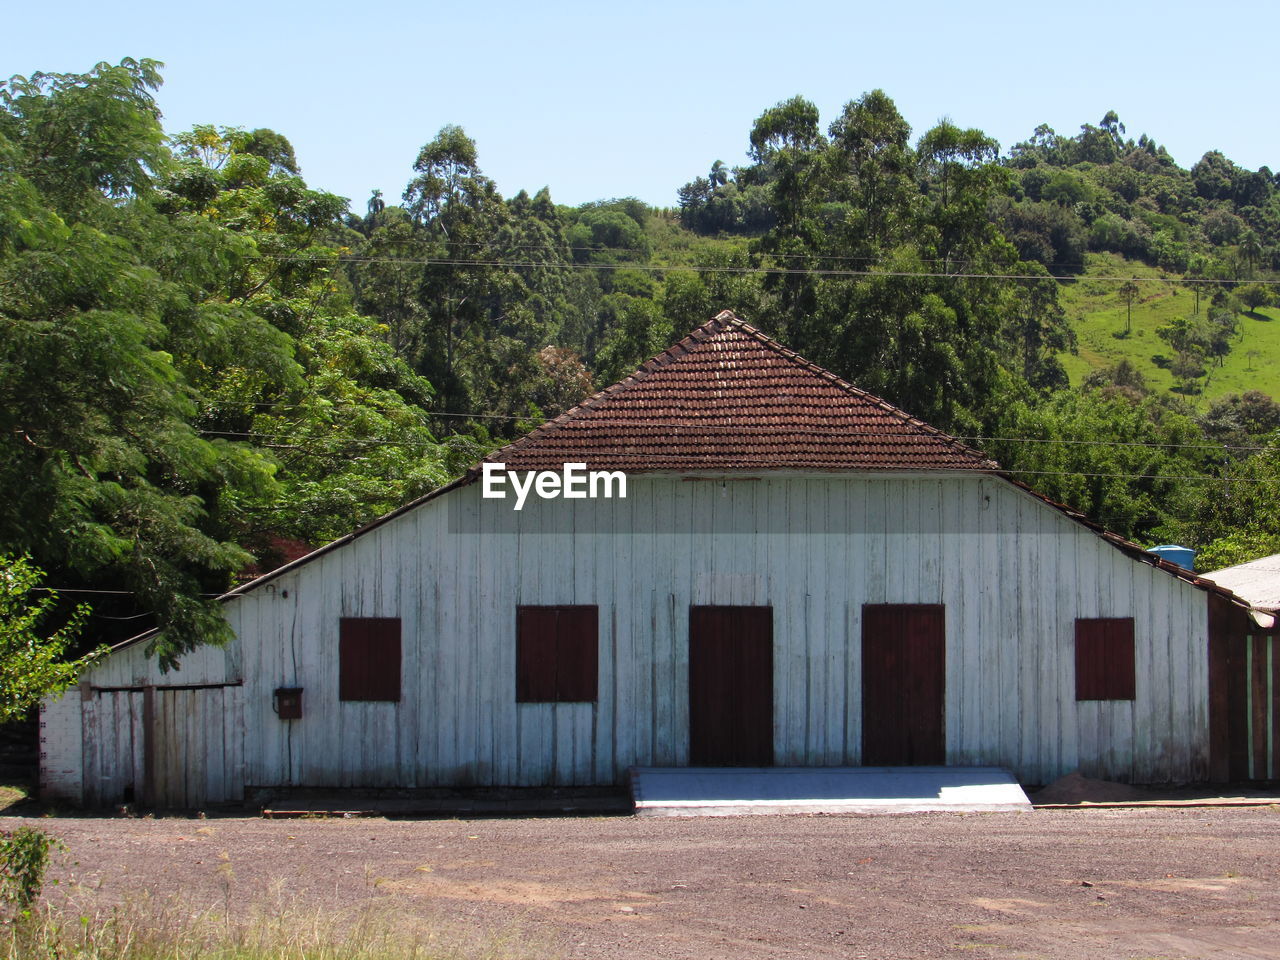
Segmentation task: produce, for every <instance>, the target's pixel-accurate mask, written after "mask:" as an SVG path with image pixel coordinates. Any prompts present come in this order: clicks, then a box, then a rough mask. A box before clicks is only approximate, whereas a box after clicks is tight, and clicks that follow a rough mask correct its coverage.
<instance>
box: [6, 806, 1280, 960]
mask: <svg viewBox="0 0 1280 960" xmlns="http://www.w3.org/2000/svg"><path fill="white" fill-rule="evenodd" d="M20 822H22V821H19V820H16V819H8V818H6V819H5V820H3V821H0V824H2V825H3V826H4V827H6V828H10V829H11V828H12V827H14V826H16V825H18V823H20ZM26 822H33V823H38V825H39V826H41V827H43V828H44V829H46V830H47V831H49V832H51V833H53V834H55V835H57V836H58V837H60V838H62V840H64V841H65V843H66V845H67V848H68V852H67V853H66V854H64V855H62V856H61V857H60V858H59V860H58V862H57V864H56V866H55V867H54V869H53V874H52V875H53V876H56V877H57V878H58V879H59V880H60V881H61V883H60V884H59V885H58V886H57V887H55V888H53V891H52V893H51V896H52V897H54V898H55V899H56V898H59V897H65V896H71V897H72V898H73V899H75V900H76V901H77V902H78V903H79V904H80V905H81V907H82V906H83V904H84V901H85V898H96V899H97V900H98V901H100V902H103V903H109V902H111V901H112V899H113V898H119V897H124V896H138V895H141V894H143V893H145V892H148V891H150V892H153V893H155V894H156V895H159V896H167V895H170V894H175V895H177V897H178V898H180V900H181V902H182V903H183V904H184V905H185V906H187V907H189V908H190V909H192V910H196V909H202V908H208V909H216V908H217V907H218V905H219V904H222V903H224V902H226V903H227V904H228V905H229V906H230V907H231V908H232V911H233V915H238V914H235V911H244V912H245V913H248V912H251V911H252V910H253V909H254V908H255V905H257V907H258V908H261V907H262V905H263V904H266V903H269V902H272V899H273V898H274V899H275V901H277V902H278V901H279V900H280V898H281V897H285V898H287V899H288V900H289V902H290V903H291V904H293V905H294V907H295V908H296V907H297V906H298V905H303V906H307V907H309V908H313V909H316V910H340V909H349V908H352V907H359V906H361V905H364V904H372V905H374V906H380V907H382V908H385V909H387V910H389V911H390V912H391V913H392V914H394V915H396V916H399V917H416V916H421V917H424V918H427V919H430V920H433V921H437V920H439V921H443V922H448V923H453V924H455V925H462V926H464V927H466V928H468V929H472V930H475V931H477V935H479V934H480V933H481V932H482V933H484V934H485V935H486V936H487V935H490V934H493V935H495V936H498V937H500V938H503V939H505V941H506V942H507V943H520V944H523V945H524V946H525V947H526V948H529V947H530V945H532V953H533V955H537V956H549V957H559V958H566V960H570V958H582V960H608V958H637V960H639V958H646V960H647V958H698V960H718V958H735V960H737V958H771V960H772V958H792V957H794V958H806V960H815V958H827V957H831V958H835V957H839V958H863V957H865V958H876V960H886V958H913V960H914V958H930V957H951V956H954V957H972V958H985V957H1052V958H1081V960H1084V958H1088V960H1094V958H1100V957H1108V958H1109V957H1116V958H1189V957H1197V958H1200V957H1203V958H1219V957H1268V958H1278V957H1280V807H1278V806H1272V807H1250V808H1189V809H1168V808H1166V809H1138V810H1135V809H1124V810H1107V809H1093V810H1040V811H1036V812H1035V813H1022V814H968V815H965V814H928V815H913V816H870V817H868V816H811V817H734V818H704V819H634V818H630V817H582V818H541V819H538V818H529V819H493V820H383V819H348V820H339V819H330V820H316V819H308V820H274V821H267V820H261V819H210V820H188V819H155V820H150V819H89V818H85V819H79V818H70V817H58V818H52V819H49V818H46V819H42V820H40V821H26Z"/></svg>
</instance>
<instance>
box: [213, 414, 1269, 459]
mask: <svg viewBox="0 0 1280 960" xmlns="http://www.w3.org/2000/svg"><path fill="white" fill-rule="evenodd" d="M428 414H429V415H430V416H436V414H430V413H429V412H428ZM440 416H452V417H469V418H471V417H474V418H476V419H481V418H491V419H502V420H528V419H530V418H529V417H519V416H511V415H509V414H497V413H494V414H486V413H474V414H473V413H450V414H440ZM548 423H551V420H547V421H545V422H544V423H543V424H542V425H543V426H545V425H546V424H548ZM590 423H591V424H592V425H593V426H611V427H613V426H616V427H626V426H635V425H636V421H633V420H607V419H603V418H600V419H594V418H593V419H591V420H590ZM643 426H646V427H668V428H671V429H678V430H679V429H689V428H697V427H703V426H711V427H718V428H733V427H734V426H735V424H697V423H677V422H674V421H670V422H669V421H660V420H645V421H643ZM197 432H198V433H200V434H201V435H202V436H207V437H244V438H249V439H253V438H259V439H263V440H322V439H323V437H316V436H302V437H299V436H297V435H295V434H283V433H281V434H277V433H257V432H255V431H244V430H200V431H197ZM919 437H920V434H919V433H876V434H875V439H892V440H904V439H905V440H909V439H918V438H919ZM945 439H950V440H959V441H962V442H964V443H974V444H984V443H1053V444H1064V445H1069V446H1085V447H1139V448H1149V449H1167V450H1212V451H1214V452H1218V453H1220V452H1222V451H1224V450H1243V451H1251V452H1258V451H1265V450H1275V449H1277V448H1276V447H1270V446H1249V445H1242V444H1219V443H1158V442H1154V441H1147V440H1069V439H1063V438H1057V437H966V436H956V435H952V434H946V435H945ZM339 442H341V443H367V444H387V445H389V446H436V445H438V444H439V443H441V441H430V440H391V439H387V438H385V437H346V438H343V439H341V440H340V441H339Z"/></svg>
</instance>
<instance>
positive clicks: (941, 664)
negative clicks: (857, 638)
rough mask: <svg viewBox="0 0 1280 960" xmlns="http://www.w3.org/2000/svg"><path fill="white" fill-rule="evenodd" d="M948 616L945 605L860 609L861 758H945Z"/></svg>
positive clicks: (921, 761)
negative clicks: (944, 609)
mask: <svg viewBox="0 0 1280 960" xmlns="http://www.w3.org/2000/svg"><path fill="white" fill-rule="evenodd" d="M944 626H945V619H944V613H943V607H942V606H941V605H912V604H867V605H865V606H864V607H863V608H862V762H863V764H864V765H865V766H911V765H915V766H920V765H930V764H942V763H945V762H946V742H945V739H944V735H943V710H944V704H943V692H944V684H945V666H946V639H945V629H944Z"/></svg>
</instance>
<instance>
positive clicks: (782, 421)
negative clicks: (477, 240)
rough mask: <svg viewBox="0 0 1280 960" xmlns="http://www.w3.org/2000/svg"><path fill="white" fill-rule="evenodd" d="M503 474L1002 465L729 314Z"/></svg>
mask: <svg viewBox="0 0 1280 960" xmlns="http://www.w3.org/2000/svg"><path fill="white" fill-rule="evenodd" d="M486 459H488V460H489V461H492V462H498V463H505V464H506V465H507V469H508V470H549V469H559V468H560V467H561V465H562V464H564V463H566V462H569V463H576V462H582V463H586V464H587V466H588V467H589V468H593V469H606V468H607V469H611V470H626V471H645V470H757V471H758V470H788V469H805V470H886V469H887V470H995V469H998V468H997V466H996V464H995V463H994V462H992V461H991V460H988V459H987V458H986V457H985V456H983V455H982V454H981V453H979V452H978V451H976V450H973V449H971V448H970V447H966V446H965V445H964V444H962V443H960V442H959V441H957V440H953V439H952V438H951V437H948V436H947V435H946V434H944V433H942V432H940V431H938V430H935V429H934V428H933V427H930V426H928V425H927V424H925V423H922V422H921V421H919V420H916V419H915V418H913V417H911V416H908V415H907V414H906V413H904V412H903V411H902V410H899V409H898V408H897V407H895V406H893V405H892V404H889V403H886V402H885V401H884V400H881V399H879V398H878V397H873V396H872V395H871V394H869V393H867V392H866V391H864V390H859V389H858V388H857V387H855V386H852V385H851V384H848V383H846V382H845V381H843V380H841V379H840V378H839V377H837V376H835V375H834V374H831V373H828V372H827V371H826V370H823V369H822V368H821V367H819V366H817V365H815V364H812V363H810V362H809V361H807V360H805V359H804V358H803V357H801V356H799V355H798V354H796V353H794V352H792V351H790V350H787V349H786V348H785V347H783V346H782V345H781V344H779V343H778V342H777V341H776V340H773V339H771V338H769V337H767V336H765V335H764V334H763V333H761V332H760V331H759V330H756V329H755V328H754V327H751V326H749V325H748V324H746V323H744V322H743V321H741V320H739V319H738V318H737V317H735V316H734V315H733V314H732V313H730V312H729V311H725V312H724V313H721V314H719V315H718V316H717V317H716V318H715V319H714V320H712V321H710V322H709V323H706V324H704V325H703V326H701V327H699V328H698V329H696V330H694V331H693V332H692V333H691V334H689V336H687V337H685V338H684V339H683V340H681V341H680V342H679V343H677V344H676V345H675V346H673V347H671V348H669V349H667V350H664V351H663V352H662V353H660V354H658V355H657V356H656V357H654V358H653V359H652V360H650V361H649V362H647V363H645V364H644V365H643V366H642V367H641V368H640V369H639V370H637V371H636V372H635V373H633V374H632V375H631V376H629V377H627V378H626V379H625V380H622V381H620V382H618V383H615V384H614V385H613V386H611V387H608V388H607V389H605V390H602V391H601V392H599V393H597V394H596V395H595V396H593V397H590V398H589V399H587V400H585V401H583V402H582V403H581V404H579V405H578V406H576V407H574V408H573V409H572V410H569V411H567V412H566V413H564V414H562V415H561V416H559V417H557V418H556V419H554V420H551V421H549V422H548V423H545V424H543V425H542V426H541V427H539V428H538V429H537V430H534V431H533V432H532V433H531V434H529V435H528V436H526V437H524V438H523V439H521V440H517V441H516V442H515V443H512V444H509V445H508V446H506V447H503V448H502V449H500V450H497V451H495V452H494V453H493V454H491V455H490V456H489V457H488V458H486Z"/></svg>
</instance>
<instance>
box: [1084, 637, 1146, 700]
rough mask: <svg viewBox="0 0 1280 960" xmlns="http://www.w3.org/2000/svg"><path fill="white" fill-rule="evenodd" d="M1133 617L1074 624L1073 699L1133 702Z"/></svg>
mask: <svg viewBox="0 0 1280 960" xmlns="http://www.w3.org/2000/svg"><path fill="white" fill-rule="evenodd" d="M1134 688H1135V682H1134V667H1133V617H1105V618H1099V619H1095V620H1084V619H1080V620H1077V621H1076V699H1077V700H1132V699H1133V698H1134Z"/></svg>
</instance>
